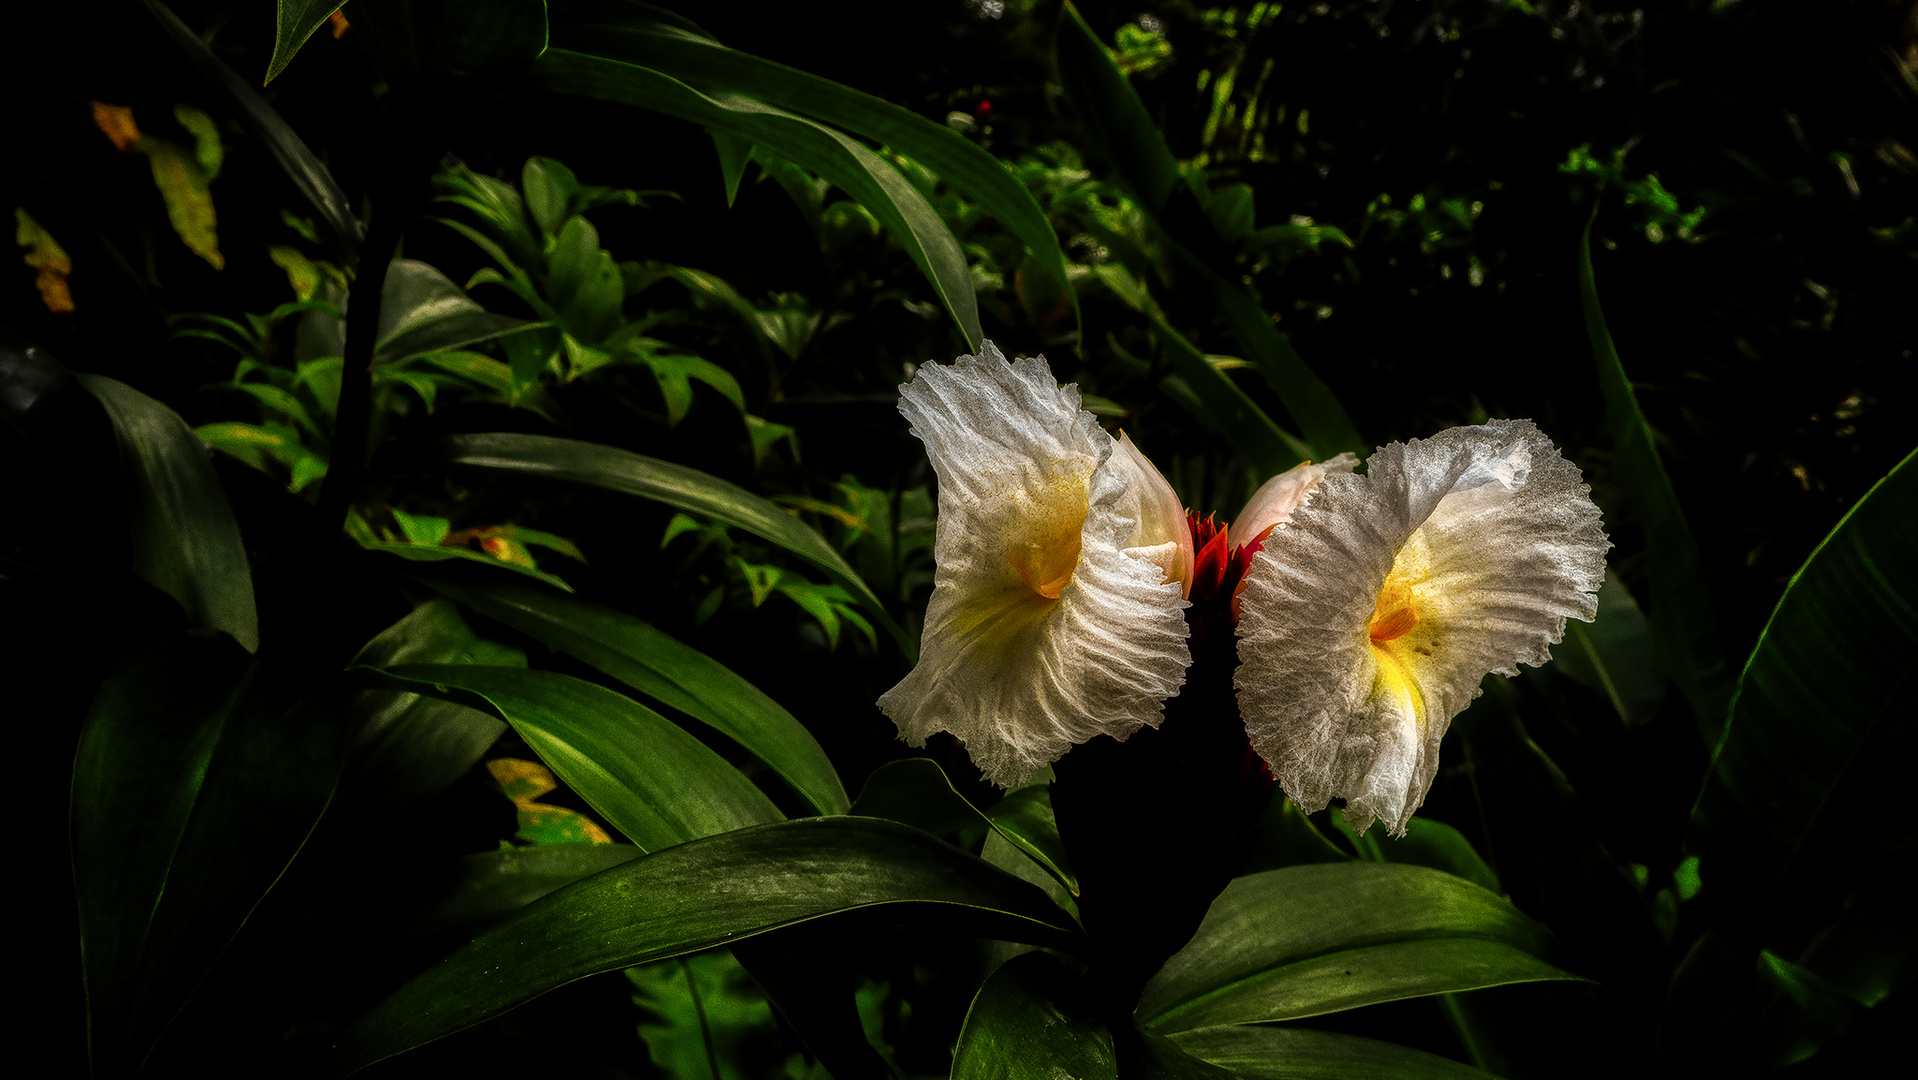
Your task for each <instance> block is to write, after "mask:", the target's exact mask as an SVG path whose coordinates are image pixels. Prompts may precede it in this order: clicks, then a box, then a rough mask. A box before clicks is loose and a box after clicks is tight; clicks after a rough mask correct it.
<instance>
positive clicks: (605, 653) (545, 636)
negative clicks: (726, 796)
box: [425, 578, 849, 814]
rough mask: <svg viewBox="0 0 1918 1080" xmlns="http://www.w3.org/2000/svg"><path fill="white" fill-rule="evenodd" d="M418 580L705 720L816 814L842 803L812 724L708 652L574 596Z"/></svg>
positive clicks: (841, 809)
mask: <svg viewBox="0 0 1918 1080" xmlns="http://www.w3.org/2000/svg"><path fill="white" fill-rule="evenodd" d="M425 580H426V583H427V584H428V585H431V586H432V587H433V588H434V589H435V590H437V591H438V592H440V593H441V594H442V595H444V596H447V597H450V598H452V599H454V600H457V601H459V602H460V603H462V604H465V605H466V606H467V607H470V608H472V609H473V610H474V611H477V612H479V613H480V614H482V615H485V616H488V617H489V618H494V619H498V620H499V621H500V622H503V623H505V624H506V625H508V626H510V627H512V628H513V629H515V630H518V631H520V632H521V633H523V634H527V635H530V636H531V637H533V638H536V639H538V640H539V641H542V642H544V643H545V644H546V645H547V646H548V647H550V648H552V649H554V650H556V651H559V652H563V653H567V654H570V655H572V656H576V657H578V658H580V659H581V660H584V661H586V662H587V663H589V664H591V665H593V666H594V667H596V668H598V669H599V670H601V671H603V672H605V673H606V674H608V675H611V676H613V677H614V678H616V679H618V680H620V681H621V682H623V683H625V684H626V685H628V686H630V687H632V688H633V689H635V690H638V691H639V692H640V693H642V694H645V695H647V696H648V697H651V698H654V699H655V700H657V701H660V702H662V703H664V704H666V705H668V706H670V707H672V708H675V709H678V710H679V711H680V712H683V713H685V714H686V715H688V716H690V717H692V718H694V719H695V720H698V721H700V722H701V723H704V724H708V725H710V726H711V727H712V728H713V729H714V730H716V731H718V732H720V733H722V734H724V735H725V736H727V737H728V738H730V739H732V740H733V741H734V742H737V743H738V744H739V745H740V746H742V747H744V748H745V749H746V750H747V751H749V752H750V753H752V754H753V755H754V756H756V757H758V758H759V759H760V760H761V761H764V762H765V763H766V764H767V765H769V766H770V767H771V768H772V770H773V771H774V772H776V773H778V774H779V775H780V776H781V777H782V778H783V779H785V781H786V782H787V783H788V784H790V785H792V788H793V790H794V791H796V792H798V793H799V794H800V796H801V797H803V798H805V799H806V801H807V802H809V803H811V804H812V806H813V808H814V809H816V810H818V811H819V812H820V813H822V814H843V813H845V812H846V811H847V808H848V805H849V804H848V802H847V800H846V789H845V788H844V787H843V786H842V785H841V784H840V782H839V774H838V773H837V772H835V771H834V769H833V765H832V761H831V760H830V759H828V758H827V757H826V752H825V750H823V749H821V748H820V746H819V742H818V740H816V739H814V738H813V737H812V734H811V732H808V731H807V730H806V728H805V727H804V726H803V725H802V724H800V722H799V721H798V720H795V719H794V718H793V715H792V714H791V713H789V712H787V711H786V710H785V709H784V708H782V707H780V705H779V703H778V702H776V701H774V700H773V699H772V698H770V697H768V696H766V695H765V694H764V693H761V692H760V691H759V689H758V688H757V687H755V686H753V684H751V683H749V682H747V681H746V680H745V679H742V678H740V677H739V676H738V675H735V674H734V673H733V672H732V671H731V670H729V669H727V668H726V667H725V666H724V665H722V664H720V663H719V662H718V661H716V660H714V659H712V658H711V657H709V656H707V655H706V654H705V653H702V652H699V651H698V650H696V649H693V648H691V647H689V646H687V645H684V644H682V643H680V642H679V641H677V640H675V639H674V638H672V637H670V636H668V635H667V634H665V633H663V632H661V631H660V630H657V629H655V628H654V627H652V626H651V625H649V624H647V623H645V622H642V621H641V620H639V619H637V618H634V617H633V616H631V615H628V614H626V613H625V612H622V611H616V610H614V609H612V608H609V607H604V606H602V605H600V604H595V603H592V602H591V601H587V600H581V599H578V598H576V597H572V596H565V595H561V594H557V593H552V592H548V591H545V590H541V589H535V588H531V587H529V586H523V585H516V584H507V583H504V582H502V583H498V584H493V585H477V584H468V583H463V582H457V581H454V580H452V579H448V578H427V579H425Z"/></svg>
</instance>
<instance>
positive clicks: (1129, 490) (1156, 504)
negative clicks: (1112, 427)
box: [1112, 432, 1356, 596]
mask: <svg viewBox="0 0 1918 1080" xmlns="http://www.w3.org/2000/svg"><path fill="white" fill-rule="evenodd" d="M1354 460H1355V461H1356V459H1354ZM1112 465H1113V468H1114V469H1116V470H1118V472H1119V474H1120V475H1121V476H1122V477H1123V478H1124V479H1125V483H1126V489H1125V494H1123V495H1121V496H1120V497H1119V506H1118V509H1119V512H1120V513H1121V514H1123V515H1125V516H1126V517H1129V518H1131V519H1133V521H1135V522H1137V524H1136V525H1135V526H1134V528H1133V530H1132V535H1131V536H1130V537H1129V538H1127V540H1126V541H1125V543H1124V544H1122V545H1121V546H1122V547H1125V548H1126V549H1128V550H1132V551H1134V552H1135V553H1136V554H1142V555H1144V556H1146V557H1147V558H1149V559H1151V560H1152V561H1153V562H1154V563H1157V564H1158V567H1159V569H1160V571H1161V572H1163V573H1164V574H1165V579H1166V580H1167V581H1176V582H1179V583H1180V584H1181V585H1182V586H1183V587H1184V590H1185V594H1186V595H1188V596H1190V595H1191V593H1192V527H1191V526H1190V525H1188V524H1187V523H1186V518H1185V506H1184V505H1183V504H1182V503H1180V502H1179V496H1178V495H1177V494H1176V493H1175V492H1174V491H1173V490H1172V485H1171V484H1168V483H1166V480H1165V476H1164V475H1163V474H1161V473H1160V472H1159V470H1158V467H1157V466H1155V465H1153V464H1152V462H1151V461H1149V460H1147V458H1146V456H1145V455H1144V454H1142V453H1140V452H1139V448H1138V447H1137V446H1134V445H1133V443H1132V438H1131V436H1129V435H1127V434H1126V433H1124V432H1120V433H1119V444H1118V446H1117V447H1116V448H1115V449H1114V452H1113V455H1112Z"/></svg>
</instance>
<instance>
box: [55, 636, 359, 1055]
mask: <svg viewBox="0 0 1918 1080" xmlns="http://www.w3.org/2000/svg"><path fill="white" fill-rule="evenodd" d="M275 683H276V680H274V679H273V678H271V677H270V676H265V675H262V673H261V671H260V666H259V663H258V661H251V660H250V658H249V657H248V655H247V653H246V651H245V650H244V649H241V648H240V647H239V646H238V645H236V644H234V643H233V641H232V640H231V639H229V638H227V637H225V636H224V635H201V634H193V635H185V636H181V637H175V638H163V639H158V640H155V641H153V642H150V643H148V644H147V645H145V646H143V647H142V648H141V649H140V650H138V651H137V652H135V653H134V654H133V655H132V656H131V657H129V658H128V659H127V661H126V662H125V663H123V664H122V665H121V666H120V667H119V668H118V669H117V670H116V671H115V672H114V673H113V675H112V676H111V677H109V678H108V679H107V681H106V682H105V683H104V684H102V686H101V688H100V691H99V694H98V695H97V696H96V697H95V698H94V702H93V706H92V708H91V709H90V710H89V712H88V714H87V720H86V726H85V728H84V729H83V730H82V732H81V735H80V747H79V752H78V754H77V755H76V757H75V760H74V770H73V797H72V806H71V832H72V843H73V872H74V886H75V891H76V893H77V894H78V898H79V904H80V943H81V946H80V947H81V956H82V959H83V964H84V968H85V971H86V985H87V1015H88V1022H87V1026H88V1041H89V1045H90V1046H91V1048H92V1055H93V1061H94V1068H95V1072H96V1073H97V1074H99V1075H112V1074H115V1073H117V1072H119V1071H121V1070H123V1069H125V1070H127V1071H131V1070H132V1069H133V1068H136V1067H137V1066H138V1065H139V1063H140V1061H141V1060H142V1059H143V1058H144V1057H145V1056H146V1054H147V1052H148V1050H149V1049H150V1048H151V1047H152V1045H153V1043H154V1040H156V1039H157V1038H158V1037H159V1035H160V1033H161V1032H162V1031H164V1030H165V1028H166V1026H167V1025H168V1024H169V1023H170V1022H171V1020H172V1019H173V1017H174V1015H175V1014H177V1013H178V1011H179V1010H180V1008H181V1007H182V1006H183V1005H184V1004H185V1003H186V1001H187V999H188V998H189V997H190V996H191V995H192V993H193V991H194V989H195V988H196V987H197V986H198V985H199V983H200V981H201V980H202V979H204V978H205V977H206V975H207V973H208V972H209V971H210V970H211V969H212V967H213V965H214V962H215V961H216V960H217V959H218V958H219V956H220V954H221V952H223V951H224V950H225V948H226V945H227V943H228V942H229V941H230V940H232V937H233V935H234V934H235V933H237V932H238V931H239V929H240V927H241V925H242V924H243V923H244V922H245V921H246V919H247V917H248V915H250V914H251V912H252V910H253V908H254V906H255V905H257V904H258V903H259V901H260V899H261V898H262V897H263V896H264V895H265V894H266V892H267V891H268V890H269V889H270V888H272V886H273V884H274V882H275V881H276V880H278V878H279V876H280V874H281V873H282V872H283V871H284V870H285V869H286V866H287V864H288V863H289V862H291V861H292V859H293V856H294V855H295V854H297V853H298V851H299V850H300V848H301V846H302V845H304V844H305V842H306V837H307V836H308V834H309V833H310V832H311V831H312V828H313V825H314V824H315V823H316V822H317V821H318V820H319V816H320V814H321V812H322V811H323V810H324V809H325V808H326V805H327V802H328V801H329V799H330V798H331V796H332V792H333V786H334V783H335V781H336V779H337V778H338V776H339V770H340V766H341V764H342V763H343V762H344V760H345V752H346V740H345V737H344V731H343V730H342V727H341V725H340V723H339V719H338V717H339V714H340V712H341V706H342V704H343V702H340V701H335V700H332V699H331V698H330V697H328V698H323V699H317V700H316V701H315V702H314V703H312V704H311V705H307V706H302V707H299V708H295V709H293V710H290V711H289V710H287V709H286V708H285V705H284V702H283V701H281V700H280V699H279V697H278V694H279V693H280V692H281V690H280V688H279V687H277V686H276V685H275Z"/></svg>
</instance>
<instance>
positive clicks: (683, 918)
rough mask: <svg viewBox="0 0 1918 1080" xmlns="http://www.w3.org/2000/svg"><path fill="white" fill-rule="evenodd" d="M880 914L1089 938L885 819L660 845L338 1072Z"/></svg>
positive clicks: (571, 895) (940, 925) (390, 1004)
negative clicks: (733, 951) (843, 918)
mask: <svg viewBox="0 0 1918 1080" xmlns="http://www.w3.org/2000/svg"><path fill="white" fill-rule="evenodd" d="M872 908H878V909H879V910H877V911H875V912H874V914H875V915H889V916H891V918H892V919H893V920H894V921H895V922H900V923H909V924H911V925H914V926H917V927H923V928H926V929H936V930H937V931H938V932H941V933H958V934H975V935H981V936H990V937H995V938H1003V939H1006V940H1020V941H1031V942H1034V943H1037V944H1044V945H1049V946H1054V947H1063V948H1071V947H1073V945H1074V944H1075V943H1076V941H1077V940H1078V934H1077V931H1076V930H1074V929H1073V927H1072V923H1071V920H1070V919H1069V918H1068V917H1067V916H1066V915H1065V913H1064V912H1062V911H1060V910H1059V909H1058V908H1057V907H1056V906H1055V905H1053V904H1052V902H1051V901H1049V900H1047V899H1046V898H1045V896H1044V894H1042V893H1040V892H1039V890H1037V889H1035V888H1033V887H1032V886H1030V885H1028V884H1026V883H1025V882H1022V881H1019V880H1017V879H1015V878H1012V877H1010V876H1008V875H1007V874H1005V873H1004V872H1002V871H1000V870H997V869H995V868H993V867H991V866H989V865H987V864H986V863H984V862H982V861H980V860H979V859H978V858H976V857H974V856H971V855H968V854H966V853H965V852H962V851H960V850H958V849H957V848H954V847H951V846H949V845H946V844H942V843H940V842H939V841H937V840H935V839H933V838H931V837H929V836H927V835H926V834H924V833H922V832H919V831H917V830H914V829H909V828H907V827H905V826H902V825H896V824H893V823H892V822H886V821H876V820H873V819H870V818H845V817H835V818H814V819H809V820H805V821H789V822H780V823H777V824H772V825H764V826H760V827H757V828H752V829H742V830H740V831H738V832H732V833H726V834H724V835H720V836H713V837H708V838H706V839H703V840H695V841H693V842H691V843H687V844H681V845H679V846H678V847H674V848H670V849H667V850H665V851H660V852H656V853H654V854H652V855H648V856H645V857H642V858H639V859H635V860H633V861H632V862H629V863H625V864H623V865H621V866H618V867H615V868H614V869H612V870H608V871H605V872H603V873H600V874H596V875H594V876H593V877H590V878H587V879H585V880H584V881H580V882H578V883H577V884H574V885H571V886H569V887H567V888H565V889H561V890H559V891H558V892H555V893H552V894H551V895H548V896H546V897H544V898H543V899H540V900H537V901H534V902H533V903H531V904H529V905H527V906H526V907H525V908H522V909H520V910H519V911H518V912H516V913H515V914H513V915H512V916H510V917H509V918H507V919H506V920H505V921H504V922H502V923H501V924H499V925H498V926H496V927H494V928H493V929H491V930H489V931H487V932H486V933H484V934H482V935H480V936H479V937H478V938H476V939H475V940H474V941H473V942H472V943H471V944H470V945H468V946H466V947H465V948H462V949H460V950H459V951H457V952H455V953H454V954H453V955H451V956H449V957H447V958H446V959H445V960H443V961H441V962H439V963H437V964H435V965H433V966H432V967H431V968H428V969H427V970H426V971H425V972H424V973H422V974H421V975H420V976H418V977H417V978H415V979H414V980H413V981H412V982H410V983H408V984H407V985H406V986H405V987H403V988H401V989H400V990H399V991H398V992H397V993H395V994H394V995H393V996H391V997H389V998H387V999H386V1000H385V1001H384V1002H382V1003H381V1004H380V1005H378V1006H377V1007H375V1008H374V1009H373V1010H372V1011H371V1012H369V1013H367V1014H366V1015H365V1016H362V1017H360V1018H359V1019H358V1020H357V1021H355V1022H354V1024H353V1025H352V1026H351V1027H350V1028H348V1029H347V1030H346V1031H345V1032H344V1033H343V1034H342V1035H341V1036H340V1038H339V1039H338V1041H337V1042H336V1043H335V1044H334V1045H333V1047H332V1050H331V1054H330V1057H329V1060H327V1061H326V1062H324V1063H323V1068H324V1070H325V1072H326V1073H327V1074H329V1075H335V1076H344V1075H346V1074H347V1073H350V1072H352V1071H353V1070H355V1069H357V1068H360V1067H362V1066H365V1065H368V1064H371V1063H373V1062H375V1061H380V1060H383V1059H385V1058H388V1057H391V1056H393V1055H394V1054H398V1053H401V1052H403V1051H405V1050H408V1049H410V1048H412V1047H415V1046H419V1045H421V1044H423V1043H427V1042H431V1041H432V1040H434V1039H437V1038H440V1037H441V1036H444V1035H448V1034H451V1033H452V1032H455V1031H458V1030H460V1029H462V1028H465V1027H469V1026H471V1025H473V1024H477V1023H479V1022H480V1021H482V1020H485V1019H487V1018H489V1017H493V1016H498V1015H499V1014H501V1013H503V1012H506V1011H507V1010H509V1009H511V1008H513V1007H514V1006H516V1005H519V1004H521V1003H523V1002H526V1001H529V1000H531V999H532V998H535V997H537V996H539V995H540V994H542V993H545V992H546V991H547V990H550V989H552V988H554V987H556V986H561V985H564V984H565V983H568V982H571V981H573V980H575V979H579V978H583V977H585V976H587V975H591V974H595V973H597V972H602V971H613V970H617V969H619V968H623V967H630V966H632V965H634V964H643V963H648V962H650V961H653V960H660V959H665V958H667V957H672V956H683V955H685V954H687V953H692V952H698V951H699V950H701V949H707V948H711V947H712V946H714V945H721V944H726V943H728V942H733V941H739V940H743V939H745V938H748V937H751V936H753V935H756V934H761V933H764V932H766V931H768V930H773V929H777V928H779V927H782V926H791V925H794V924H797V923H803V922H807V921H810V920H813V919H817V918H819V917H821V916H825V915H831V914H833V913H835V912H845V911H853V910H857V909H872Z"/></svg>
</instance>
